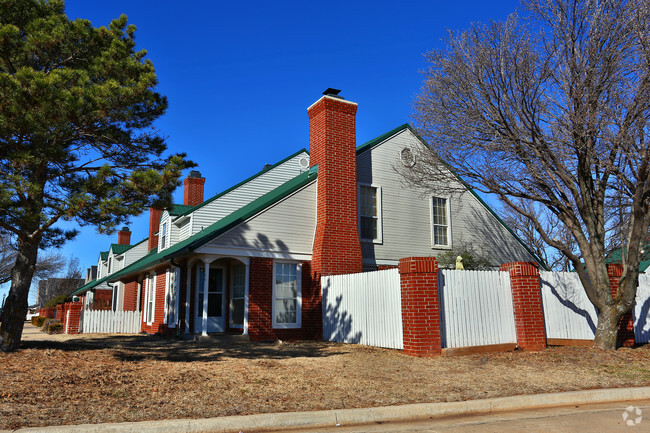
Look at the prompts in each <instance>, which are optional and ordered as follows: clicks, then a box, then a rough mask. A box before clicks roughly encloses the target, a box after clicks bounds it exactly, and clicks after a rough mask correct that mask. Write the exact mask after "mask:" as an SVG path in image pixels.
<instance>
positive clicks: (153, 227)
mask: <svg viewBox="0 0 650 433" xmlns="http://www.w3.org/2000/svg"><path fill="white" fill-rule="evenodd" d="M161 216H162V210H160V209H154V208H152V207H150V208H149V251H151V250H153V249H154V248H157V247H158V235H157V234H155V233H158V230H159V229H160V217H161Z"/></svg>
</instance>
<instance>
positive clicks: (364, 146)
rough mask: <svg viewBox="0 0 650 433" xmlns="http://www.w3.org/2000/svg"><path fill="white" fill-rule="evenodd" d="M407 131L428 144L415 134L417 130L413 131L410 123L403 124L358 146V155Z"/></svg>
mask: <svg viewBox="0 0 650 433" xmlns="http://www.w3.org/2000/svg"><path fill="white" fill-rule="evenodd" d="M405 129H408V130H409V131H411V132H412V133H413V134H415V136H416V137H417V138H418V139H419V140H420V141H421V142H422V143H424V144H425V145H426V144H427V143H426V142H425V141H424V140H422V139H421V138H420V136H419V135H418V134H417V133H416V132H415V130H414V129H413V127H412V126H411V125H409V124H408V123H405V124H403V125H400V126H398V127H397V128H394V129H391V130H390V131H388V132H386V133H385V134H381V135H380V136H379V137H375V138H373V139H372V140H370V141H366V142H365V143H363V144H362V145H360V146H357V155H358V154H360V153H363V152H365V151H366V150H368V149H370V148H372V147H373V146H375V145H376V144H379V143H381V142H382V141H384V140H386V139H388V138H390V137H392V136H393V135H395V134H397V133H398V132H401V131H403V130H405Z"/></svg>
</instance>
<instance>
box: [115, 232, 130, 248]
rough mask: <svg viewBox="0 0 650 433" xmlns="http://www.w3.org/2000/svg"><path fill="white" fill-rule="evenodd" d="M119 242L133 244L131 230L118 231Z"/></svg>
mask: <svg viewBox="0 0 650 433" xmlns="http://www.w3.org/2000/svg"><path fill="white" fill-rule="evenodd" d="M117 243H118V244H120V245H131V232H130V231H129V230H120V231H119V232H117Z"/></svg>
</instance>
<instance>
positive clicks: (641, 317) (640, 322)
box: [634, 274, 650, 343]
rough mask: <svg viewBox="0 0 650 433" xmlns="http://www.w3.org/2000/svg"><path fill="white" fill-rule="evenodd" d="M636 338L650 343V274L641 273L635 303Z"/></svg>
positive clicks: (641, 341) (639, 341) (640, 341)
mask: <svg viewBox="0 0 650 433" xmlns="http://www.w3.org/2000/svg"><path fill="white" fill-rule="evenodd" d="M634 339H635V340H636V342H637V343H650V275H647V274H641V275H639V288H638V290H637V292H636V303H635V304H634Z"/></svg>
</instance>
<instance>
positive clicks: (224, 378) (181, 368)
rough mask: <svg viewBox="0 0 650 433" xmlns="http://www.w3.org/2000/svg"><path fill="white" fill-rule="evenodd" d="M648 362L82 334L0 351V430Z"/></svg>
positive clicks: (605, 378)
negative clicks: (427, 354) (432, 354)
mask: <svg viewBox="0 0 650 433" xmlns="http://www.w3.org/2000/svg"><path fill="white" fill-rule="evenodd" d="M649 361H650V350H647V349H645V348H637V349H619V350H617V351H615V352H602V351H596V350H592V349H589V348H578V347H561V348H560V347H556V348H549V349H547V350H544V351H541V352H520V351H518V352H508V353H496V354H479V355H470V356H462V357H443V358H433V359H427V358H413V357H410V356H406V355H404V354H403V353H402V352H401V351H398V350H388V349H380V348H371V347H364V346H357V345H345V344H335V343H324V342H289V343H283V344H272V343H255V342H253V343H251V342H247V341H243V340H241V339H236V338H235V339H233V338H212V339H209V341H198V342H196V341H179V340H175V339H163V338H159V337H152V336H140V335H138V336H118V335H109V336H106V335H92V334H91V335H84V336H83V337H77V338H74V339H62V341H49V342H48V341H27V342H23V344H22V346H21V349H20V350H19V351H17V352H14V353H0V364H1V365H2V368H1V369H0V384H1V385H0V429H3V428H4V429H12V428H18V427H26V426H45V425H61V424H84V423H100V422H123V421H141V420H158V419H173V418H205V417H217V416H226V415H243V414H254V413H266V412H284V411H308V410H321V409H338V408H358V407H370V406H385V405H395V404H407V403H421V402H438V401H459V400H468V399H478V398H488V397H501V396H509V395H518V394H531V393H541V392H557V391H567V390H578V389H589V388H609V387H622V386H644V385H648V384H650V363H649Z"/></svg>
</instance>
